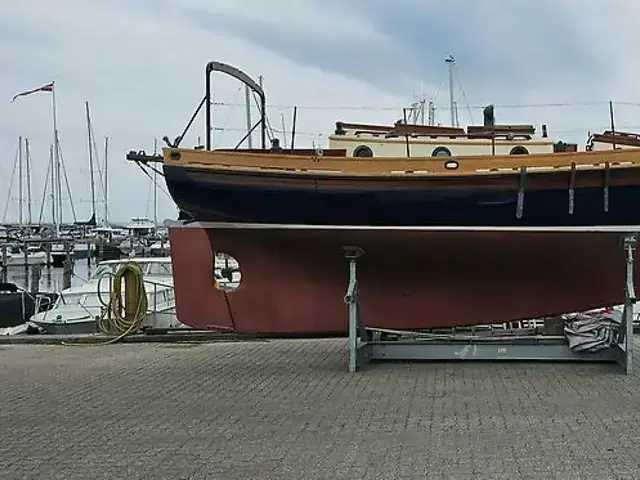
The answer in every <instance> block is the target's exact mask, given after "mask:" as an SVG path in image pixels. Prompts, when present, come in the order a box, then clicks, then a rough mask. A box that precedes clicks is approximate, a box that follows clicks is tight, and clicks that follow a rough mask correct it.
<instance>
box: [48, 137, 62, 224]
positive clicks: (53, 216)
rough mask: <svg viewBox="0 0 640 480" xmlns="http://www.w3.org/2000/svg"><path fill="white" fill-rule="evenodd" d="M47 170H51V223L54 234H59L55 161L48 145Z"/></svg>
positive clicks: (51, 148)
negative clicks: (54, 230)
mask: <svg viewBox="0 0 640 480" xmlns="http://www.w3.org/2000/svg"><path fill="white" fill-rule="evenodd" d="M49 168H50V169H51V221H52V222H53V225H54V227H55V229H56V233H60V226H59V225H58V217H57V216H56V213H57V212H56V210H57V209H56V180H55V174H54V170H55V160H54V154H53V145H49Z"/></svg>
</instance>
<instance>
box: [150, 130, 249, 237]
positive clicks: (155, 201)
mask: <svg viewBox="0 0 640 480" xmlns="http://www.w3.org/2000/svg"><path fill="white" fill-rule="evenodd" d="M249 148H251V147H249ZM157 153H158V139H157V138H154V139H153V155H154V156H155V155H157ZM157 172H158V170H157V169H155V168H154V169H153V234H154V235H156V234H157V232H158V180H157V176H158V173H157Z"/></svg>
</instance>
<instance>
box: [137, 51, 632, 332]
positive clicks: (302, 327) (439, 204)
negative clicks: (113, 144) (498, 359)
mask: <svg viewBox="0 0 640 480" xmlns="http://www.w3.org/2000/svg"><path fill="white" fill-rule="evenodd" d="M214 71H217V72H222V73H226V74H228V75H230V76H232V77H234V78H236V79H238V80H240V81H242V82H243V83H245V84H246V85H247V86H248V87H249V88H250V89H251V90H252V91H253V92H255V94H256V95H257V97H258V98H259V102H258V103H259V105H260V113H261V118H260V120H259V122H258V123H257V124H256V125H255V126H254V128H255V127H256V126H260V127H261V128H260V130H261V144H262V145H261V146H262V148H256V149H253V148H251V149H241V148H238V147H236V148H233V149H225V148H217V149H212V147H211V131H212V125H211V115H210V111H208V109H209V108H210V107H211V90H210V83H209V81H210V75H211V73H212V72H214ZM205 74H206V84H205V87H206V93H205V96H204V99H203V101H202V103H201V104H200V105H201V107H202V106H203V105H204V106H205V115H206V132H205V135H206V145H205V146H204V147H202V146H198V147H196V148H184V147H181V146H180V141H181V139H182V137H178V138H177V140H176V141H175V142H168V141H167V143H168V147H167V148H165V149H164V150H163V155H162V157H161V158H156V157H154V156H148V155H145V154H140V153H139V152H131V153H130V154H129V155H128V156H127V158H128V159H129V160H132V161H137V162H141V163H142V164H144V165H149V163H150V162H154V161H160V162H161V163H162V170H163V174H164V177H165V181H166V184H167V187H168V189H169V192H170V194H171V196H172V198H173V199H174V201H175V202H176V204H177V205H178V207H179V208H180V210H181V218H182V221H181V224H180V225H178V226H173V227H172V228H171V229H170V239H171V250H172V258H173V263H174V280H175V283H174V285H175V289H176V299H177V308H178V315H179V317H180V319H181V321H182V322H184V323H186V324H188V325H190V326H192V327H194V328H216V329H229V330H235V331H242V332H270V333H320V332H322V333H329V332H332V333H344V332H345V331H346V329H347V325H346V322H345V306H344V303H343V295H344V289H345V288H346V285H345V278H346V275H347V270H346V269H347V261H346V260H345V259H344V257H343V255H344V253H343V247H345V246H357V247H359V249H360V250H359V251H361V252H364V256H363V257H362V260H360V263H361V264H362V267H361V269H359V273H358V285H359V287H358V288H359V292H360V294H359V295H360V299H361V307H360V311H361V312H362V315H363V319H364V321H366V324H367V326H371V327H375V328H386V329H400V330H417V329H426V328H437V327H452V326H465V325H477V324H495V323H504V322H509V321H516V320H527V319H534V318H541V317H548V316H554V315H559V314H563V313H570V312H576V311H586V310H590V309H592V308H599V307H604V306H611V305H617V304H620V303H622V302H623V301H624V278H623V276H622V275H620V274H619V272H624V265H625V261H626V259H625V255H624V254H623V250H622V248H621V241H620V235H621V232H634V231H636V230H638V228H639V227H638V226H640V212H639V211H638V210H637V209H633V208H629V205H633V204H636V203H640V149H639V148H638V147H640V139H639V137H638V136H636V135H634V134H632V133H623V132H617V131H616V130H615V128H613V125H612V128H611V129H610V130H607V131H605V132H603V133H600V134H595V135H591V136H590V137H589V138H588V140H587V143H586V146H585V148H584V149H583V150H579V149H578V145H576V144H568V143H564V142H562V141H555V140H553V139H552V138H551V137H550V135H549V129H548V128H547V126H546V125H542V127H541V129H540V130H541V134H539V133H538V129H536V128H535V127H534V126H533V125H530V124H524V125H515V124H509V123H502V124H501V123H497V122H496V117H495V111H494V108H493V106H491V105H489V106H487V107H486V108H485V109H484V121H483V123H482V125H471V126H467V127H466V128H462V127H459V126H457V125H451V126H435V125H418V124H410V123H409V122H408V121H407V120H406V118H403V119H402V120H400V121H397V122H395V123H391V124H389V125H373V124H360V123H349V122H337V124H336V129H335V132H334V134H333V135H331V136H330V137H329V148H328V149H320V148H311V149H302V148H293V146H291V147H290V148H283V147H281V146H280V144H279V142H278V141H277V139H273V140H272V143H271V146H270V147H268V146H267V145H266V143H267V138H266V137H267V122H266V97H265V94H264V91H263V89H262V88H261V87H260V85H258V84H257V83H256V82H255V81H254V80H252V79H251V77H249V76H248V75H246V74H245V73H244V72H241V71H239V70H238V69H236V68H235V67H232V66H229V65H226V64H223V63H220V62H210V63H209V64H207V66H206V73H205ZM452 123H453V122H452ZM612 123H613V122H612ZM219 252H228V253H231V254H232V255H233V257H235V258H236V259H237V261H238V264H239V265H240V268H241V269H242V271H243V272H247V273H246V276H247V281H246V282H244V283H242V285H241V286H240V287H239V288H237V289H236V290H234V291H233V292H221V291H219V290H218V289H217V286H216V285H215V284H214V283H213V282H211V271H210V270H211V268H212V267H211V264H212V258H213V257H214V255H215V254H217V253H219ZM638 270H639V269H638V268H636V278H638V277H639V275H638ZM243 277H244V275H243ZM382 278H389V279H393V284H394V288H393V289H389V288H388V285H389V282H381V281H380V279H382ZM317 285H322V288H317V287H316V286H317ZM454 286H455V288H453V287H454ZM497 305H499V306H500V307H499V308H496V306H497ZM202 312H208V314H207V315H203V313H202ZM230 312H233V315H231V314H230Z"/></svg>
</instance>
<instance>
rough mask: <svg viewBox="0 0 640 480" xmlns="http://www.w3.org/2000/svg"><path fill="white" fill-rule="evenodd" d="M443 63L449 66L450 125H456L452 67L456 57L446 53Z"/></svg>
mask: <svg viewBox="0 0 640 480" xmlns="http://www.w3.org/2000/svg"><path fill="white" fill-rule="evenodd" d="M444 61H445V63H446V64H448V66H449V108H450V109H451V126H452V127H455V126H456V114H455V104H454V98H453V67H454V65H455V64H456V59H455V58H453V55H448V56H447V58H445V59H444Z"/></svg>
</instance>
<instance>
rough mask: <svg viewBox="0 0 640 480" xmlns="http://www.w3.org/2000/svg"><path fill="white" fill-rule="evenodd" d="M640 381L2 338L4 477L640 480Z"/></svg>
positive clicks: (558, 370) (273, 345) (298, 345)
mask: <svg viewBox="0 0 640 480" xmlns="http://www.w3.org/2000/svg"><path fill="white" fill-rule="evenodd" d="M636 348H637V347H636ZM636 370H637V371H640V368H637V369H636ZM639 386H640V374H635V375H633V376H632V377H625V376H624V375H621V374H619V373H616V369H615V367H614V366H613V365H606V364H604V365H603V364H599V365H594V364H590V365H589V364H581V365H580V364H495V363H494V364H490V363H483V364H472V363H448V364H447V363H421V364H375V365H373V366H371V367H369V368H367V369H366V370H365V371H363V372H360V373H357V374H348V373H346V342H345V341H344V340H278V341H270V342H246V343H206V344H136V345H131V344H126V345H122V344H121V345H113V346H104V347H74V346H66V347H65V346H33V345H31V346H28V345H18V346H0V408H1V410H0V412H1V413H0V439H1V442H0V478H2V479H14V478H15V479H30V478H33V479H56V478H60V479H65V480H72V479H101V478H113V479H124V478H126V479H133V478H148V479H162V478H170V479H179V478H185V479H186V478H194V479H198V478H211V479H236V478H238V479H249V478H283V479H295V478H300V479H314V478H326V479H347V478H358V479H360V478H383V479H395V478H434V479H438V478H451V479H456V480H458V479H467V478H470V479H471V478H480V479H510V480H511V479H517V478H541V479H552V478H565V479H571V480H573V479H580V478H593V479H599V480H600V479H609V478H624V479H630V478H638V471H639V468H640V465H639V463H640V442H638V433H639V432H640V413H639V412H640V392H639V388H638V387H639Z"/></svg>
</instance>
